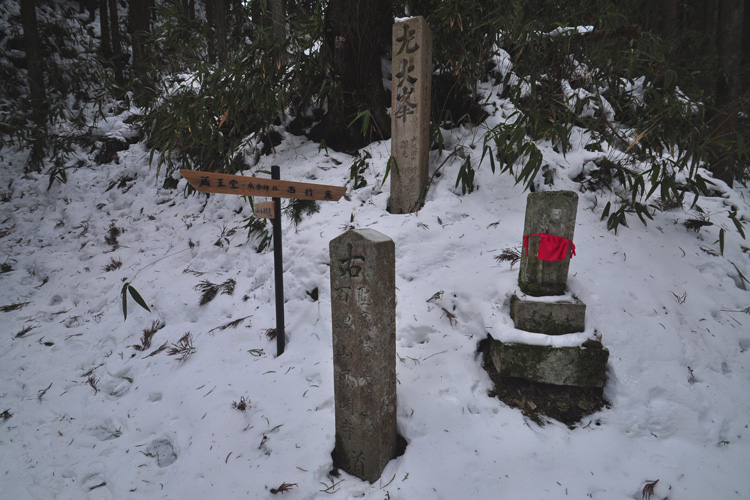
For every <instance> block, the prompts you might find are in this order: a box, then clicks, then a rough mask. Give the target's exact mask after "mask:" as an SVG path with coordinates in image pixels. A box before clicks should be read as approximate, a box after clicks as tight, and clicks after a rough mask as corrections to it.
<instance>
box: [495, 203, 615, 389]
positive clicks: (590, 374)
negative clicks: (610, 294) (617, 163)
mask: <svg viewBox="0 0 750 500" xmlns="http://www.w3.org/2000/svg"><path fill="white" fill-rule="evenodd" d="M577 209H578V195H577V194H576V193H574V192H572V191H547V192H539V193H531V194H529V196H528V198H527V204H526V220H525V223H524V230H523V235H524V248H523V249H522V251H521V266H520V270H519V274H518V286H519V287H520V289H521V291H522V292H523V293H524V294H526V295H524V296H523V297H519V296H518V295H513V297H512V298H511V303H510V316H511V318H512V319H513V324H514V325H515V327H516V328H517V329H519V330H523V331H526V332H532V333H539V334H544V335H565V334H569V333H576V332H583V331H585V326H586V304H584V303H583V302H581V301H580V300H579V299H577V298H563V297H560V298H559V299H553V297H559V296H561V295H562V294H564V293H565V290H566V288H567V283H568V268H569V266H570V258H571V256H572V254H573V248H574V246H573V233H574V230H575V222H576V211H577ZM544 238H548V239H547V242H548V243H549V242H550V241H552V242H553V245H550V247H548V248H545V249H544V251H541V252H540V244H543V242H544V241H545V240H544ZM561 242H562V243H564V244H561V245H558V243H561ZM551 249H552V250H554V249H556V250H559V251H558V252H555V251H551ZM490 352H491V358H492V363H493V365H494V366H495V369H496V370H497V372H498V374H499V375H500V376H501V377H514V378H522V379H525V380H529V381H532V382H540V383H545V384H554V385H565V386H578V387H593V388H601V387H602V386H603V385H604V382H605V378H606V365H607V360H608V359H609V351H607V349H605V348H604V347H603V346H602V344H601V343H600V342H599V341H598V340H596V341H595V340H589V341H586V342H585V343H584V344H583V345H582V346H579V347H552V346H548V345H529V344H520V343H503V342H501V341H498V340H494V339H493V340H492V343H491V345H490Z"/></svg>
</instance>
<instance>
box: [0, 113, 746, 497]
mask: <svg viewBox="0 0 750 500" xmlns="http://www.w3.org/2000/svg"><path fill="white" fill-rule="evenodd" d="M497 119H499V118H497ZM495 120H496V118H495V117H493V118H491V119H490V120H489V122H488V124H489V125H492V124H494V123H496V121H495ZM112 123H115V124H116V123H121V122H120V121H117V120H114V121H113V122H112ZM118 127H119V126H118ZM118 127H115V126H111V127H110V128H111V129H112V130H110V132H112V133H115V132H116V133H118V134H122V133H123V131H122V130H119V128H118ZM115 129H117V130H115ZM104 132H107V131H106V130H104ZM125 132H127V130H126V131H125ZM481 134H482V130H481V129H475V130H474V131H473V132H472V131H471V130H469V129H456V130H454V131H451V132H448V131H446V147H447V149H448V151H451V150H452V148H453V147H455V146H456V145H457V144H461V145H463V146H467V149H466V151H467V152H469V153H470V154H472V155H473V156H474V159H476V160H478V159H479V157H480V156H481V149H482V148H481ZM125 135H127V134H125ZM472 146H475V147H474V149H471V148H472ZM573 146H574V150H573V151H571V152H570V153H568V155H567V156H565V157H563V156H562V155H559V154H557V153H555V152H554V151H553V149H552V148H551V147H550V146H549V145H544V144H542V145H541V146H540V149H541V150H542V152H543V153H544V155H545V161H546V162H549V163H550V164H551V165H552V166H553V167H554V171H555V172H554V174H553V177H554V182H555V183H554V185H551V186H549V185H548V186H543V188H544V189H573V190H576V191H578V190H579V186H578V184H577V183H575V182H574V181H572V180H571V179H572V178H574V177H576V175H578V174H579V173H580V172H581V171H583V170H584V169H585V168H590V166H591V164H589V163H588V162H589V161H590V160H591V159H592V158H594V157H595V156H596V155H601V154H604V153H591V152H588V151H585V150H583V149H582V146H583V143H581V144H575V143H574V144H573ZM368 151H369V152H370V153H371V155H372V159H371V160H370V161H369V165H370V166H369V167H368V169H367V170H366V172H365V173H364V175H365V178H366V179H367V186H365V187H364V188H361V189H358V190H351V189H350V191H349V196H348V198H349V199H342V200H341V201H339V202H335V203H332V202H325V203H321V205H320V212H318V213H317V214H314V215H312V216H309V217H306V218H305V219H304V220H303V221H302V222H301V223H300V224H299V226H298V227H297V228H295V227H294V226H293V225H291V223H290V222H289V221H288V220H286V219H285V220H284V245H283V251H284V270H285V273H284V280H285V294H286V306H285V307H286V329H287V335H288V340H287V348H286V352H285V353H284V354H283V355H282V356H280V357H276V356H275V353H276V345H275V341H272V340H269V339H268V338H267V336H266V335H265V331H266V330H267V329H270V328H273V327H275V317H274V314H275V309H274V287H273V284H274V281H273V257H272V254H271V253H269V252H266V253H262V254H259V253H257V252H256V251H255V247H254V242H253V241H252V240H251V241H250V242H246V237H247V231H246V230H245V229H243V228H242V225H243V219H244V218H245V217H247V216H248V215H250V207H249V204H248V203H247V202H246V201H244V200H243V199H242V198H240V197H233V196H227V195H212V196H210V197H209V198H206V197H205V195H193V196H185V195H184V188H185V181H184V180H181V181H180V184H179V187H178V189H176V190H172V191H170V190H164V189H161V188H160V187H159V186H161V184H162V179H161V178H159V179H158V180H157V178H156V171H155V170H156V169H155V168H153V167H149V165H148V152H147V151H146V150H145V148H144V146H143V144H142V143H137V144H134V145H132V146H131V147H130V148H129V149H128V150H127V151H124V152H121V153H119V155H118V160H117V161H118V163H119V164H118V165H114V164H113V165H105V166H101V167H99V166H94V167H85V168H78V169H71V170H69V171H68V182H67V184H58V183H56V184H54V185H53V186H52V188H51V189H50V190H49V191H48V190H47V186H48V177H47V176H46V175H43V174H31V175H24V174H23V168H24V162H25V159H26V156H25V153H23V152H18V151H15V150H10V149H5V150H2V151H0V175H1V176H2V177H1V178H2V181H0V200H1V201H0V264H2V265H3V268H2V271H3V272H2V273H1V274H0V306H2V312H0V412H3V413H2V417H0V424H1V426H0V427H1V428H0V484H2V487H0V498H2V499H14V500H19V499H53V498H59V499H81V498H87V499H123V498H139V499H140V498H149V499H150V498H168V499H202V498H216V499H230V498H271V497H272V492H271V489H276V488H279V486H281V485H282V484H283V483H287V484H289V485H292V486H291V487H290V488H289V491H287V492H285V493H280V494H281V495H283V497H284V498H289V499H296V498H299V499H328V498H333V499H349V498H366V499H377V500H383V499H391V500H413V499H426V498H429V499H433V498H434V499H447V500H455V499H498V498H507V499H556V498H574V499H580V498H595V499H620V498H622V499H630V498H635V499H641V498H648V494H649V487H648V484H649V483H653V481H656V480H658V482H657V483H655V485H653V498H659V499H662V498H667V497H668V498H670V499H673V500H677V499H680V500H684V499H695V500H699V499H700V500H703V499H707V498H715V499H730V498H738V499H743V498H744V499H747V498H750V474H748V465H747V464H748V461H749V460H750V430H749V429H748V426H750V397H748V394H749V393H750V370H749V369H748V365H749V364H750V352H749V351H750V309H748V308H749V307H750V294H749V293H748V292H747V291H746V290H744V289H743V288H742V280H741V278H740V277H739V274H738V270H739V271H741V272H742V273H743V274H744V275H745V276H750V256H749V255H748V253H747V252H744V253H743V251H742V248H741V245H743V244H744V245H745V246H748V242H745V241H742V240H741V239H740V237H739V235H738V234H737V232H736V231H735V229H734V227H733V225H732V223H731V221H730V219H729V218H728V217H727V215H726V214H727V210H728V208H729V207H730V206H731V205H733V206H734V208H735V209H737V210H738V216H740V217H743V216H744V218H745V220H747V219H748V218H750V209H749V207H748V199H747V196H748V191H747V189H745V188H741V189H738V190H736V191H733V190H728V189H722V192H723V194H722V195H720V196H717V197H715V198H703V199H701V201H700V202H699V204H700V206H701V207H702V208H703V209H704V211H705V212H706V213H708V214H710V218H711V220H712V221H713V222H714V225H713V226H706V227H703V228H701V229H700V230H699V231H697V232H696V231H690V230H688V229H687V228H686V227H685V226H684V224H683V223H684V222H685V221H686V220H687V219H690V218H695V217H696V214H695V212H694V211H693V212H691V211H689V210H688V209H687V208H686V209H679V210H672V211H667V212H661V211H658V210H654V220H653V221H650V222H649V227H644V226H643V225H642V224H641V223H640V222H639V221H638V220H637V218H635V217H633V218H632V221H631V224H630V227H629V228H625V227H621V228H620V229H619V231H618V233H617V234H614V233H612V232H608V231H607V230H606V225H605V223H604V222H602V221H600V217H601V211H602V208H603V207H604V205H605V204H606V202H607V201H608V200H609V199H608V198H607V196H608V195H606V194H602V193H584V192H580V193H579V195H580V202H579V207H578V219H577V224H576V233H575V244H576V249H577V256H576V257H575V258H574V259H573V260H572V262H571V267H570V279H569V287H570V292H571V293H573V294H575V295H576V296H578V297H579V298H580V299H581V300H583V301H584V302H585V303H586V304H587V318H586V334H587V336H588V335H590V336H593V335H594V334H595V332H598V333H600V334H601V335H602V340H603V343H604V345H605V346H606V347H607V348H609V350H610V353H611V356H610V362H609V370H608V377H609V378H608V382H607V385H606V387H605V396H606V398H607V399H608V401H609V402H610V407H609V408H606V409H604V410H602V411H600V412H598V413H596V414H594V415H591V416H590V417H588V418H585V419H584V420H583V421H582V422H581V423H580V424H579V425H577V426H576V427H575V428H573V429H569V428H568V427H567V426H565V425H562V424H560V423H558V422H555V421H550V422H548V423H547V424H546V425H545V426H543V427H540V426H539V425H537V424H535V423H533V422H532V421H530V420H529V419H527V418H525V417H524V416H523V415H522V414H521V413H520V412H519V411H518V410H516V409H512V408H510V407H508V406H506V405H504V404H502V403H501V402H499V401H498V400H497V399H493V398H490V397H488V395H487V394H488V391H489V390H490V389H491V382H490V379H489V377H488V375H487V374H486V373H485V372H484V371H483V369H482V367H481V359H480V358H479V357H478V356H477V354H476V349H477V343H478V342H479V341H480V340H482V339H484V338H485V337H486V336H487V334H488V333H489V334H491V335H493V336H494V337H495V338H513V337H514V336H517V335H519V332H517V331H515V330H514V328H513V324H512V322H511V320H510V318H509V300H510V299H509V298H510V296H511V295H512V294H513V292H514V291H515V290H516V281H517V272H518V268H517V267H515V268H511V267H510V266H509V265H508V264H507V263H498V262H497V261H496V260H495V258H494V257H495V256H496V255H498V254H499V253H500V252H501V251H502V250H503V249H505V248H509V247H513V248H519V247H520V245H521V241H522V230H523V218H524V211H525V199H526V194H525V193H524V192H523V191H522V189H521V188H520V187H519V186H516V185H515V183H514V180H513V179H512V178H510V177H509V176H507V175H500V174H495V175H493V174H492V172H491V171H490V169H489V166H488V165H487V164H485V165H483V166H482V167H480V168H479V169H478V170H477V174H476V184H477V185H478V190H476V191H475V192H473V193H471V194H466V195H461V194H460V189H456V187H455V179H456V173H457V172H458V168H459V166H460V163H461V160H460V159H456V161H449V162H448V164H447V165H446V166H445V167H443V169H442V170H441V175H440V176H439V177H436V179H435V182H434V183H433V185H432V186H431V187H430V190H429V194H428V197H427V202H426V204H425V206H424V208H423V209H422V210H421V211H420V212H419V213H417V214H411V215H391V214H389V213H388V212H387V211H386V205H387V201H388V191H389V188H388V186H389V182H386V183H385V185H384V186H383V185H381V182H382V178H383V174H384V171H385V166H386V162H387V158H388V155H389V151H390V143H389V142H383V143H375V144H373V145H371V146H370V147H369V148H368ZM607 154H609V153H607ZM74 160H75V159H71V162H72V163H74ZM442 160H443V158H438V154H437V152H434V153H433V157H432V163H433V169H434V168H435V165H439V164H440V163H441V162H442ZM351 163H352V158H351V157H349V156H346V155H344V154H339V153H335V152H333V151H330V152H326V151H319V150H318V145H317V144H315V143H311V142H308V141H307V140H305V139H304V138H300V137H294V136H286V137H285V139H284V142H283V143H282V144H281V145H280V146H278V147H277V148H276V151H275V152H274V153H273V154H272V155H270V156H266V157H262V158H261V161H260V163H259V164H258V165H257V166H256V167H255V169H265V170H270V166H271V165H274V164H278V165H280V166H281V170H282V178H284V179H288V180H297V181H304V182H315V183H322V184H333V185H344V184H347V183H348V184H349V185H351V181H350V179H349V167H350V166H351ZM250 173H251V172H249V171H248V172H246V174H250ZM128 178H129V179H132V180H124V181H123V182H120V181H121V180H122V179H128ZM113 183H114V184H115V185H114V187H112V188H111V189H109V190H107V188H108V187H110V186H111V185H112V184H113ZM352 226H353V227H361V228H365V227H366V228H372V229H375V230H377V231H379V232H381V233H383V234H385V235H387V236H389V237H390V238H392V239H393V240H394V242H395V245H396V276H397V301H398V305H397V353H398V361H397V370H398V382H399V384H398V425H399V431H400V433H401V434H402V435H403V436H404V438H405V439H406V441H407V442H408V446H407V449H406V453H405V454H404V455H403V456H401V457H399V458H397V459H394V460H393V461H391V462H390V463H389V464H388V466H387V467H386V469H385V471H384V472H383V475H382V477H381V479H380V481H378V482H376V483H375V484H369V483H367V482H363V481H361V480H359V479H357V478H355V477H353V476H350V475H347V474H346V473H343V472H342V474H341V476H339V477H332V476H330V475H329V473H330V472H331V469H332V462H331V456H330V453H331V451H332V449H333V446H334V433H335V429H334V401H333V380H332V375H333V366H332V350H331V312H330V284H329V264H328V261H329V257H328V243H329V241H330V240H331V239H333V238H335V237H336V236H338V235H339V234H341V233H343V232H344V231H346V230H347V229H348V228H349V227H352ZM720 227H725V228H726V230H727V231H726V243H725V255H724V256H723V257H722V256H719V255H718V252H719V244H718V243H717V240H718V233H719V229H720ZM112 228H119V235H118V234H117V233H118V231H115V230H112ZM107 237H109V242H107V240H105V238H107ZM113 238H114V239H113ZM114 240H116V245H115V244H114V243H115V241H114ZM115 261H121V262H122V265H121V267H120V268H118V269H114V270H110V271H106V270H105V267H106V266H108V265H109V266H110V267H114V266H113V263H114V262H115ZM735 266H736V267H735ZM229 279H233V280H235V281H236V285H235V288H234V292H233V294H231V295H230V294H227V293H219V294H218V295H217V296H216V297H215V298H214V299H213V301H211V302H210V303H208V304H206V305H204V306H199V300H200V295H201V294H200V291H198V290H196V289H195V287H196V285H198V284H200V283H201V282H203V281H204V280H208V281H210V282H212V283H216V284H221V283H225V282H226V281H227V280H229ZM126 282H129V283H131V284H132V286H133V287H134V288H135V289H136V290H137V291H138V292H139V293H140V294H141V295H142V296H143V298H144V300H145V301H146V302H147V303H148V304H149V306H150V308H151V313H149V312H147V311H146V310H144V309H142V308H141V307H139V306H138V305H137V304H136V303H135V302H134V301H133V300H132V298H130V296H128V298H129V299H130V300H129V301H128V306H129V309H128V317H127V320H123V311H122V301H121V296H120V292H121V290H122V287H123V284H124V283H126ZM316 287H317V288H318V290H319V299H318V300H317V301H314V300H313V299H312V298H311V296H310V295H309V294H308V293H307V292H310V291H312V290H313V289H315V288H316ZM440 291H443V292H444V293H443V294H442V296H441V298H440V299H439V300H437V301H430V302H427V300H428V299H430V298H431V297H432V296H433V295H434V294H436V293H437V292H440ZM8 306H14V307H8ZM443 308H445V309H447V310H449V311H451V312H452V313H453V314H455V316H456V320H457V323H455V324H452V322H451V321H450V320H449V318H448V317H446V316H445V314H444V312H443ZM155 321H156V322H160V324H162V325H163V328H161V329H159V330H158V331H157V332H156V333H155V334H154V336H153V340H152V344H151V346H150V347H149V348H148V349H136V348H135V347H134V346H142V340H141V337H142V335H143V331H144V330H145V329H147V328H149V327H150V326H151V325H152V324H153V323H154V322H155ZM228 325H229V326H228ZM188 332H189V333H190V334H191V338H192V342H193V346H194V348H195V352H194V353H193V354H192V355H190V356H189V357H188V358H187V359H185V360H184V361H180V360H179V359H178V357H177V356H170V355H168V352H167V350H164V351H161V352H158V353H156V354H154V353H155V352H156V351H157V350H158V348H159V347H160V346H162V345H164V344H167V345H168V346H172V345H173V344H176V343H177V342H178V341H179V340H180V338H182V337H183V336H184V335H185V334H186V333H188ZM245 401H248V406H247V409H246V410H245V411H244V412H243V411H240V410H239V409H237V408H235V407H236V406H238V405H239V404H240V403H241V402H245ZM644 488H645V489H644Z"/></svg>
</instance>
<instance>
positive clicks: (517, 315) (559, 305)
mask: <svg viewBox="0 0 750 500" xmlns="http://www.w3.org/2000/svg"><path fill="white" fill-rule="evenodd" d="M510 317H511V319H512V320H513V324H514V325H515V327H516V328H518V329H519V330H523V331H525V332H534V333H544V334H546V335H564V334H566V333H575V332H582V331H584V330H585V329H586V304H584V303H583V302H581V301H580V300H579V299H576V298H573V299H569V300H558V301H554V302H548V301H539V300H534V299H533V298H528V297H527V298H520V297H518V296H517V295H513V297H511V299H510Z"/></svg>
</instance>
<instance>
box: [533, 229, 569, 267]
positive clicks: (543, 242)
mask: <svg viewBox="0 0 750 500" xmlns="http://www.w3.org/2000/svg"><path fill="white" fill-rule="evenodd" d="M532 236H539V252H538V253H537V256H536V258H537V259H539V260H550V261H556V260H563V259H565V258H566V257H567V256H568V249H569V248H571V247H572V252H571V255H570V256H571V257H573V255H575V254H576V246H575V245H574V244H573V242H572V241H570V240H569V239H568V238H563V237H562V236H552V235H551V234H545V233H542V234H528V235H526V236H524V237H523V247H524V248H525V249H526V255H529V238H530V237H532Z"/></svg>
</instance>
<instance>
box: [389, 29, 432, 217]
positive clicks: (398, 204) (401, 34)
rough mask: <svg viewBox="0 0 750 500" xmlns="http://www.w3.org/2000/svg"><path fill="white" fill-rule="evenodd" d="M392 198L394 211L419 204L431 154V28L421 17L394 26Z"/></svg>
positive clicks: (402, 211)
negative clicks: (393, 162)
mask: <svg viewBox="0 0 750 500" xmlns="http://www.w3.org/2000/svg"><path fill="white" fill-rule="evenodd" d="M392 62H393V66H392V69H391V75H392V76H391V80H392V82H393V83H392V97H391V157H392V160H394V161H395V166H391V171H390V176H391V197H390V200H389V207H388V209H389V211H390V212H391V213H394V214H405V213H411V212H416V211H417V210H419V209H420V208H422V204H423V203H424V194H425V191H426V190H427V182H428V176H429V161H430V158H429V153H430V87H431V81H432V32H431V31H430V27H429V26H428V25H427V22H426V21H425V20H424V18H422V17H413V18H411V19H406V20H405V21H401V22H398V23H396V24H394V25H393V59H392Z"/></svg>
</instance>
